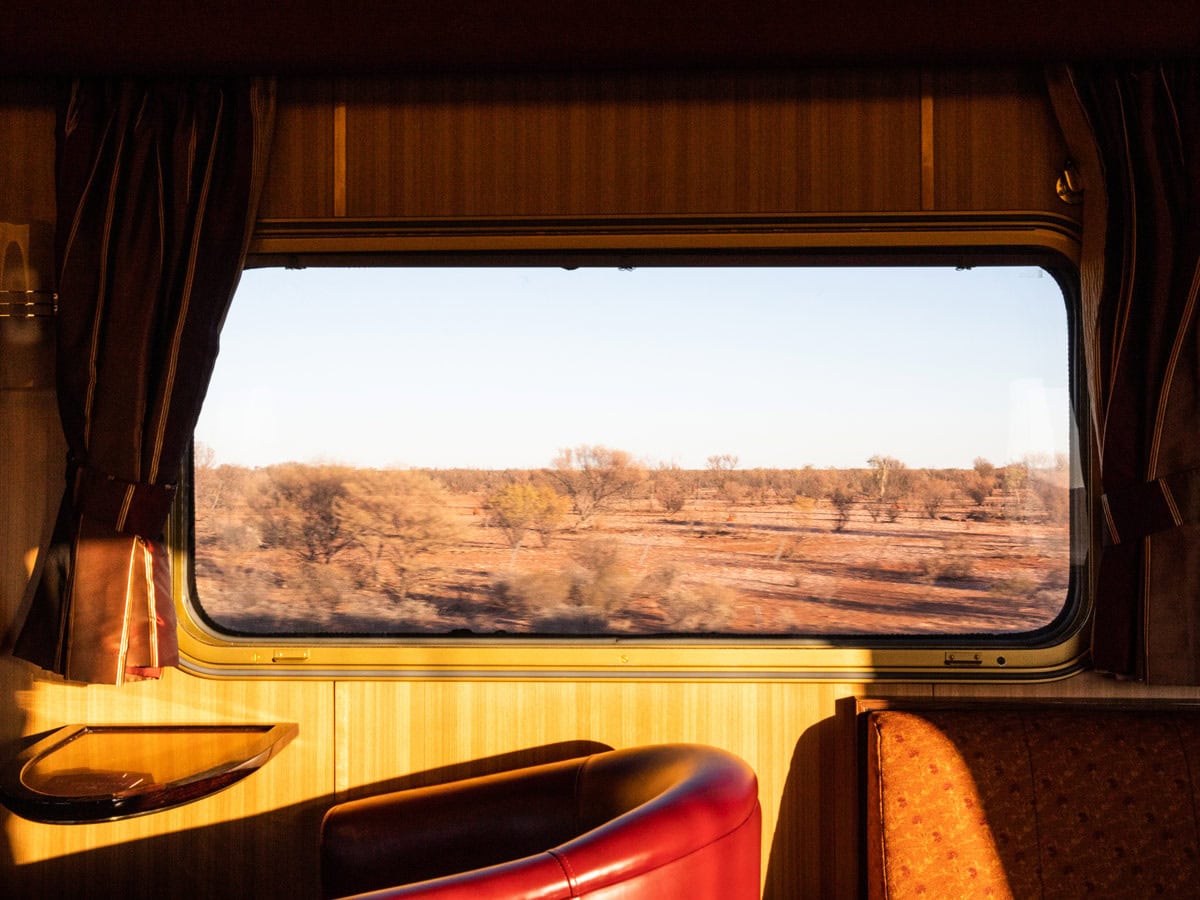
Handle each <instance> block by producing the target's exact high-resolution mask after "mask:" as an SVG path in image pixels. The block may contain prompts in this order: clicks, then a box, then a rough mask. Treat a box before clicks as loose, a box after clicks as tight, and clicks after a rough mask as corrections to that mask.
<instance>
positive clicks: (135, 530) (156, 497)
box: [68, 464, 177, 539]
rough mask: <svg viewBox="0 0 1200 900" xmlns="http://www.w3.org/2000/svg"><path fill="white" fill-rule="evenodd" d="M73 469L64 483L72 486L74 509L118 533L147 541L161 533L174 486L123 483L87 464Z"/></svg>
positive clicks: (172, 499)
mask: <svg viewBox="0 0 1200 900" xmlns="http://www.w3.org/2000/svg"><path fill="white" fill-rule="evenodd" d="M74 468H75V472H74V476H73V477H69V478H68V483H73V484H74V485H75V508H76V510H78V511H79V512H80V513H82V514H83V515H85V516H87V517H88V518H89V519H93V520H95V521H97V522H105V523H107V524H108V525H110V526H112V527H113V528H114V529H115V530H116V531H119V532H121V533H122V534H136V535H141V536H142V537H146V538H151V539H155V538H157V537H159V536H160V535H161V534H162V530H163V525H164V524H165V523H166V521H167V516H168V515H170V513H171V504H172V503H174V502H175V491H176V488H177V485H174V484H147V483H146V482H139V481H126V480H124V479H122V478H118V477H117V476H115V475H110V474H108V473H107V472H102V471H100V470H99V469H94V468H92V467H91V466H88V465H79V464H75V466H74Z"/></svg>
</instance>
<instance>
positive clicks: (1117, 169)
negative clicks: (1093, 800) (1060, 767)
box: [1052, 60, 1200, 685]
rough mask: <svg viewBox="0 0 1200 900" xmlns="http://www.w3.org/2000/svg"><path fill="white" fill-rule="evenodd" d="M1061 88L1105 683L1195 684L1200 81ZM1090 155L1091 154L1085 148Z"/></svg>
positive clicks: (1108, 70)
mask: <svg viewBox="0 0 1200 900" xmlns="http://www.w3.org/2000/svg"><path fill="white" fill-rule="evenodd" d="M1052 84H1056V85H1057V87H1056V88H1055V90H1054V94H1055V96H1056V100H1058V101H1059V103H1058V106H1059V108H1060V119H1061V118H1062V117H1063V114H1062V111H1061V110H1062V109H1063V108H1064V98H1065V100H1066V101H1069V102H1070V103H1072V104H1074V109H1073V110H1068V115H1067V118H1072V117H1074V118H1075V119H1077V120H1078V121H1079V122H1081V123H1082V125H1083V128H1082V129H1081V130H1080V129H1072V128H1071V127H1067V126H1066V125H1065V126H1064V133H1065V134H1067V137H1068V143H1072V134H1073V133H1074V134H1079V133H1080V131H1082V133H1083V134H1084V135H1085V137H1086V139H1085V140H1080V139H1078V138H1077V139H1076V140H1075V141H1074V142H1073V144H1074V145H1073V146H1072V147H1071V149H1072V152H1073V153H1075V155H1076V156H1077V158H1078V159H1079V160H1080V161H1081V162H1082V164H1083V167H1084V170H1085V171H1084V177H1083V188H1084V198H1085V199H1084V204H1085V214H1084V215H1085V226H1084V248H1083V259H1082V262H1081V274H1082V279H1081V281H1082V285H1081V287H1082V295H1083V296H1082V302H1083V330H1084V338H1083V340H1084V345H1085V346H1084V348H1083V349H1084V355H1085V360H1086V370H1087V379H1088V394H1089V400H1090V405H1091V419H1092V421H1091V426H1092V434H1093V438H1094V440H1095V442H1096V446H1097V451H1098V454H1099V460H1100V473H1099V474H1100V481H1101V483H1102V489H1101V494H1100V497H1099V503H1098V504H1097V509H1096V513H1097V516H1098V518H1099V519H1100V531H1101V532H1102V535H1103V545H1104V546H1103V548H1102V551H1101V557H1100V566H1099V574H1098V579H1097V584H1096V593H1095V618H1094V629H1093V640H1092V655H1093V663H1094V665H1095V667H1096V668H1097V669H1100V670H1102V671H1106V672H1110V673H1112V674H1115V675H1117V676H1120V677H1123V678H1130V679H1136V680H1141V681H1146V682H1150V683H1158V684H1191V685H1195V684H1200V321H1198V310H1197V300H1198V299H1200V298H1198V295H1200V66H1198V65H1197V62H1196V61H1195V60H1188V61H1182V62H1172V63H1168V64H1161V65H1141V64H1139V65H1130V64H1124V65H1114V64H1108V65H1093V66H1074V67H1071V68H1069V69H1065V70H1061V71H1060V72H1058V73H1057V74H1056V75H1055V77H1054V78H1052ZM1085 144H1086V146H1085Z"/></svg>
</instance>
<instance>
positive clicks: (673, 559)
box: [193, 267, 1078, 636]
mask: <svg viewBox="0 0 1200 900" xmlns="http://www.w3.org/2000/svg"><path fill="white" fill-rule="evenodd" d="M1068 356H1069V352H1068V328H1067V314H1066V308H1065V303H1064V299H1063V296H1062V293H1061V291H1060V289H1059V287H1058V285H1057V283H1056V282H1055V280H1054V279H1053V278H1052V277H1050V276H1049V275H1048V274H1047V273H1046V272H1044V271H1042V270H1041V269H1038V268H1018V267H1003V268H1002V267H991V268H974V269H966V270H956V269H953V268H857V269H854V268H830V269H818V268H768V267H741V268H717V267H690V268H674V269H672V268H637V269H632V270H630V269H574V270H566V269H559V268H492V269H480V268H455V269H420V268H401V269H306V270H301V271H295V270H275V269H267V270H251V271H248V272H246V273H245V274H244V276H243V279H242V283H241V287H240V288H239V291H238V295H237V297H236V298H235V300H234V303H233V306H232V309H231V311H230V314H229V317H228V320H227V322H226V325H225V330H224V332H223V335H222V349H221V355H220V358H219V360H218V363H217V368H216V371H215V373H214V377H213V381H212V385H211V388H210V390H209V394H208V397H207V400H206V402H205V407H204V414H203V416H202V418H201V421H200V423H199V425H198V426H197V429H196V454H195V457H196V462H195V471H194V476H195V478H194V482H195V490H194V494H195V497H194V516H195V527H194V544H195V554H194V590H193V593H194V595H195V596H194V602H195V603H196V604H197V605H198V606H199V607H201V608H202V610H203V612H204V614H205V615H206V616H207V617H208V619H209V620H210V621H211V622H212V623H213V624H215V625H216V626H217V627H218V628H221V629H225V630H228V631H230V632H234V633H255V634H294V633H319V634H338V635H346V634H369V635H377V634H397V635H446V634H481V635H495V634H497V633H504V634H514V635H531V634H541V635H563V634H571V635H594V634H615V635H661V634H723V635H747V636H764V635H817V636H826V635H869V634H904V635H919V634H960V635H961V634H1016V633H1023V632H1029V631H1033V630H1036V629H1038V628H1041V627H1043V626H1046V625H1048V624H1050V623H1051V622H1052V621H1053V620H1054V619H1055V618H1056V617H1057V616H1058V615H1059V614H1060V613H1061V612H1062V611H1063V609H1064V605H1065V604H1066V602H1067V597H1068V587H1069V582H1070V572H1071V551H1070V515H1069V512H1070V510H1069V506H1070V504H1069V501H1068V497H1069V493H1068V491H1069V488H1070V487H1071V485H1072V478H1075V479H1078V474H1077V471H1076V470H1077V467H1076V466H1074V465H1073V464H1072V461H1071V458H1070V454H1071V449H1070V448H1071V441H1070V433H1071V429H1072V424H1071V415H1070V392H1069V387H1068V382H1069V377H1068V371H1069V370H1068Z"/></svg>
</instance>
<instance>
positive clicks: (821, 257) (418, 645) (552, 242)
mask: <svg viewBox="0 0 1200 900" xmlns="http://www.w3.org/2000/svg"><path fill="white" fill-rule="evenodd" d="M1079 243H1080V237H1079V226H1078V224H1077V223H1076V222H1075V221H1074V220H1073V219H1071V218H1068V217H1066V216H1056V215H1051V214H1046V213H1012V214H1009V213H983V214H979V213H972V214H919V215H871V216H823V215H805V216H774V217H723V218H713V217H671V218H664V217H653V218H643V219H628V218H621V219H615V218H611V217H594V218H588V219H572V220H560V219H535V220H530V219H512V220H436V221H423V220H422V221H395V220H388V221H383V220H341V219H339V220H318V221H304V222H296V221H282V220H281V221H271V220H267V221H264V222H260V223H259V226H258V229H257V231H256V238H255V240H254V242H253V243H252V245H251V252H250V255H249V257H248V260H247V268H257V267H266V266H285V267H290V268H302V267H305V266H308V265H324V266H330V265H334V266H336V265H341V266H369V265H421V266H431V265H475V266H479V265H555V266H571V265H604V266H624V265H642V266H648V265H664V264H671V265H686V264H689V263H691V264H697V263H703V262H707V263H709V264H711V263H712V262H713V261H714V259H716V258H720V260H721V262H722V263H725V264H732V265H739V264H740V265H754V264H767V263H770V264H772V265H787V264H804V265H811V266H817V265H827V266H828V265H834V266H836V265H864V264H874V265H882V264H887V265H913V266H917V265H954V266H971V265H1038V266H1041V267H1043V268H1045V269H1046V270H1047V271H1048V272H1049V273H1050V274H1051V275H1052V276H1053V277H1054V278H1055V279H1056V280H1057V281H1058V283H1059V285H1060V287H1061V288H1062V290H1063V294H1064V298H1065V299H1066V303H1067V311H1068V329H1069V331H1070V351H1069V353H1070V359H1069V366H1070V370H1071V383H1072V385H1071V394H1072V397H1071V401H1072V407H1073V409H1074V411H1075V417H1076V426H1077V427H1076V432H1077V435H1078V442H1079V444H1080V446H1079V447H1077V448H1074V449H1075V451H1076V452H1073V453H1072V456H1073V457H1074V458H1077V459H1079V460H1080V461H1081V469H1082V471H1081V472H1080V473H1079V474H1080V476H1081V477H1082V480H1083V484H1084V485H1085V488H1084V490H1083V491H1082V492H1078V491H1072V498H1071V535H1072V537H1071V540H1072V544H1073V547H1076V548H1077V549H1075V550H1074V551H1073V552H1074V554H1075V555H1077V557H1078V558H1077V559H1076V560H1075V561H1074V562H1073V563H1072V572H1071V588H1070V590H1069V594H1070V596H1069V597H1068V602H1067V604H1066V607H1065V609H1064V612H1063V614H1062V615H1061V616H1060V617H1059V618H1058V619H1057V620H1056V621H1055V622H1054V623H1053V624H1051V625H1050V626H1047V627H1046V628H1044V629H1041V630H1039V631H1035V632H1030V633H1028V634H1024V635H1019V636H1013V635H997V636H971V635H932V636H913V635H904V636H901V635H879V636H851V637H845V638H842V637H838V638H815V637H814V638H805V637H789V638H785V639H781V638H777V637H775V638H763V639H758V638H752V637H745V636H736V637H732V636H731V637H728V638H718V637H697V638H688V637H675V636H672V637H669V638H655V637H649V636H637V637H617V636H602V637H595V638H586V639H583V638H554V637H531V636H513V637H483V636H481V637H474V636H472V637H448V636H446V637H442V636H436V637H420V638H397V637H343V636H330V637H329V638H328V639H321V638H313V637H311V636H297V637H290V636H288V637H284V636H233V635H228V634H225V633H222V632H220V631H219V630H217V629H215V628H213V627H211V626H210V625H209V624H208V623H207V622H206V621H205V619H204V616H203V614H202V613H201V612H199V611H198V608H197V606H196V605H195V604H194V603H193V601H192V596H193V590H194V579H193V577H192V569H191V560H192V556H191V552H192V534H191V460H190V458H189V460H188V461H187V463H186V464H185V467H184V468H185V471H184V472H183V476H182V479H181V483H182V486H183V489H182V490H180V492H179V500H178V501H177V503H176V505H175V509H174V511H173V514H172V517H171V521H170V523H169V527H168V542H169V546H170V549H171V555H172V570H173V580H174V592H175V598H176V606H177V614H178V621H179V628H178V635H179V644H180V664H181V667H182V668H184V669H185V670H187V671H189V672H191V673H193V674H196V675H200V676H205V677H238V678H240V677H247V676H257V677H264V676H265V677H283V678H337V679H346V678H407V679H428V678H449V679H469V680H477V679H492V678H498V679H509V680H517V679H576V680H613V679H615V680H680V679H682V680H693V679H719V680H750V681H773V680H794V679H802V680H818V681H839V682H844V681H859V680H868V681H873V680H886V679H899V680H905V681H939V680H955V681H979V680H982V681H1001V680H1003V681H1009V680H1022V681H1044V680H1051V679H1055V678H1060V677H1066V676H1068V675H1070V674H1073V673H1075V672H1077V671H1079V670H1080V669H1081V668H1082V666H1083V661H1084V658H1085V656H1086V653H1087V647H1088V638H1087V634H1088V627H1087V626H1088V624H1089V622H1090V617H1091V596H1092V590H1091V586H1092V584H1093V583H1094V574H1095V573H1094V570H1095V560H1096V556H1097V553H1096V551H1097V549H1098V546H1099V543H1098V537H1097V533H1096V528H1095V522H1096V521H1097V519H1096V516H1095V515H1094V509H1093V508H1092V507H1093V504H1094V498H1095V497H1096V496H1098V494H1097V487H1096V484H1095V481H1094V472H1095V471H1096V467H1095V465H1094V450H1093V448H1092V443H1093V442H1092V440H1091V437H1090V431H1089V429H1088V426H1087V423H1088V421H1089V420H1088V412H1087V401H1086V396H1085V391H1084V384H1085V383H1086V382H1085V379H1084V377H1083V359H1082V343H1081V340H1080V327H1081V325H1080V318H1081V317H1080V310H1079V270H1078V260H1079ZM1079 545H1082V546H1079Z"/></svg>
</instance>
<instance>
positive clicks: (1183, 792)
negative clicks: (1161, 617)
mask: <svg viewBox="0 0 1200 900" xmlns="http://www.w3.org/2000/svg"><path fill="white" fill-rule="evenodd" d="M866 749H867V850H868V860H867V874H868V888H869V891H870V896H872V897H888V898H904V897H925V898H928V897H1016V898H1024V897H1039V898H1041V897H1044V898H1075V897H1086V896H1103V897H1131V898H1132V897H1138V898H1141V897H1152V896H1172V897H1180V896H1196V895H1200V829H1198V827H1197V800H1198V795H1197V791H1196V784H1195V783H1194V782H1193V777H1192V773H1193V772H1195V773H1196V775H1197V777H1198V778H1200V719H1198V718H1197V715H1196V714H1193V713H1190V712H1179V711H1170V712H1139V711H1130V710H1111V709H1110V710H1105V709H1045V708H1042V709H1025V710H1003V709H994V708H993V709H988V708H976V709H955V710H942V711H924V712H914V711H902V710H877V711H874V712H871V713H869V714H868V716H867V748H866Z"/></svg>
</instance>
